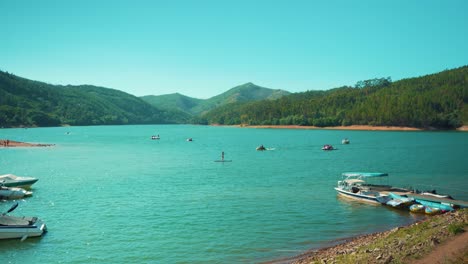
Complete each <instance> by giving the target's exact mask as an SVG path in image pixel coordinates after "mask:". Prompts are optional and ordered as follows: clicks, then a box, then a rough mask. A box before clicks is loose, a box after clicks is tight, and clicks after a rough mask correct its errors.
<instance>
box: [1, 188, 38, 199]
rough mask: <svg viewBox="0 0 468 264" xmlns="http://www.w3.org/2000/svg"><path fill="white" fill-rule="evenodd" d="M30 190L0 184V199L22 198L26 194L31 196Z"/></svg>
mask: <svg viewBox="0 0 468 264" xmlns="http://www.w3.org/2000/svg"><path fill="white" fill-rule="evenodd" d="M31 195H32V192H31V191H26V190H25V189H22V188H18V187H5V186H2V185H1V184H0V199H2V200H8V199H22V198H24V197H26V196H31Z"/></svg>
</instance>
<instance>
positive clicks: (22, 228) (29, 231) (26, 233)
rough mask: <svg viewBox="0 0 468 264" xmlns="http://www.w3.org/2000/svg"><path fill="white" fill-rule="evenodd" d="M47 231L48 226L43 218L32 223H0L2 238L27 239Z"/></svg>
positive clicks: (0, 237) (0, 236)
mask: <svg viewBox="0 0 468 264" xmlns="http://www.w3.org/2000/svg"><path fill="white" fill-rule="evenodd" d="M45 232H47V227H46V224H45V223H44V222H42V221H41V220H36V221H35V223H34V224H31V225H0V239H17V238H21V239H26V238H28V237H39V236H42V235H43V234H44V233H45Z"/></svg>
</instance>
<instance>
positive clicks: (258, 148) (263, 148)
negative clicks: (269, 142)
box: [257, 145, 266, 151]
mask: <svg viewBox="0 0 468 264" xmlns="http://www.w3.org/2000/svg"><path fill="white" fill-rule="evenodd" d="M257 150H258V151H264V150H266V148H265V147H264V146H263V145H260V146H258V147H257Z"/></svg>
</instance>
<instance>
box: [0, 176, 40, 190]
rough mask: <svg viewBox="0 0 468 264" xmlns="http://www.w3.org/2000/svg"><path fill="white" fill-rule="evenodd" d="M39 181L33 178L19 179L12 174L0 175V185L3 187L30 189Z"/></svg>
mask: <svg viewBox="0 0 468 264" xmlns="http://www.w3.org/2000/svg"><path fill="white" fill-rule="evenodd" d="M38 180H39V179H37V178H33V177H20V176H16V175H13V174H5V175H0V184H2V185H3V186H5V187H19V188H26V189H28V188H31V185H33V184H34V183H35V182H37V181H38Z"/></svg>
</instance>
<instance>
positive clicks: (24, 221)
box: [0, 215, 35, 226]
mask: <svg viewBox="0 0 468 264" xmlns="http://www.w3.org/2000/svg"><path fill="white" fill-rule="evenodd" d="M34 222H35V219H34V218H31V217H15V216H9V215H1V216H0V226H29V225H31V224H33V223H34Z"/></svg>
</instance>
